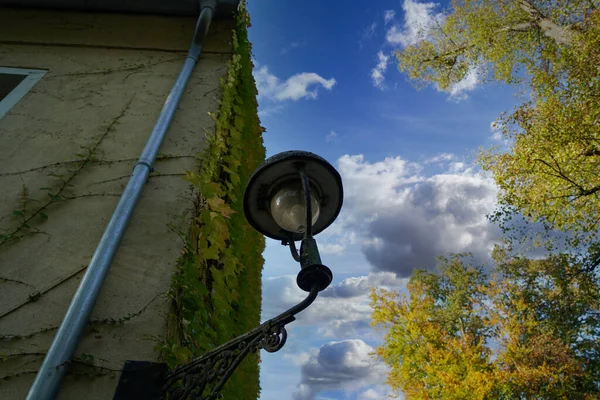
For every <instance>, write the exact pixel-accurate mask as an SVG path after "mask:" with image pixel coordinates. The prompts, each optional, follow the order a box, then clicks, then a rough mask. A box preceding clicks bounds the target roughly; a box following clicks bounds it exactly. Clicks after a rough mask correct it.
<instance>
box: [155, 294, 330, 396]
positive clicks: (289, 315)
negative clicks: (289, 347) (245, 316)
mask: <svg viewBox="0 0 600 400" xmlns="http://www.w3.org/2000/svg"><path fill="white" fill-rule="evenodd" d="M318 294H319V285H318V284H317V283H314V284H313V285H312V286H311V289H310V292H309V294H308V296H307V297H306V299H304V300H303V301H302V302H300V303H298V304H297V305H296V306H294V307H292V308H290V309H289V310H287V311H285V312H284V313H282V314H280V315H278V316H277V317H275V318H273V319H270V320H268V321H267V322H265V323H263V324H262V325H260V326H258V327H256V328H254V329H252V330H251V331H250V332H248V333H245V334H243V335H241V336H238V337H237V338H235V339H232V340H230V341H229V342H227V343H225V344H223V345H221V346H218V347H215V348H214V349H212V350H211V351H209V352H207V353H206V354H204V355H202V356H201V357H198V358H196V359H194V360H192V361H190V362H189V363H188V364H186V365H182V366H180V367H177V368H176V369H175V370H173V371H172V372H171V373H170V374H169V375H168V376H167V379H166V383H165V385H164V387H163V398H164V399H169V400H187V399H193V400H215V399H218V398H220V392H221V389H222V388H223V386H224V385H225V383H226V382H227V380H228V379H229V377H231V374H233V371H235V369H236V368H237V367H238V365H240V363H241V362H242V361H243V360H244V358H245V357H246V356H247V355H248V354H250V353H254V352H256V351H258V350H260V349H264V350H266V351H268V352H269V353H274V352H276V351H278V350H280V349H281V348H282V347H283V346H284V345H285V342H286V339H287V332H286V330H285V326H286V325H287V324H289V323H290V322H293V321H295V320H296V317H295V315H296V314H298V313H299V312H300V311H302V310H304V309H305V308H307V307H308V306H309V305H311V304H312V302H313V301H315V299H316V298H317V295H318Z"/></svg>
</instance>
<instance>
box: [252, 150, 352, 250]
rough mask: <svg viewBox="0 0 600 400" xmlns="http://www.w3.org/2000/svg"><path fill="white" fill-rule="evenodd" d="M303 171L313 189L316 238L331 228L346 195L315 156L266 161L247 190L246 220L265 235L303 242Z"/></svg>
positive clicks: (303, 154) (297, 155)
mask: <svg viewBox="0 0 600 400" xmlns="http://www.w3.org/2000/svg"><path fill="white" fill-rule="evenodd" d="M300 168H304V171H305V173H306V175H307V177H308V180H309V185H310V192H311V208H312V223H313V226H312V233H313V235H316V234H317V233H319V232H322V231H323V230H324V229H325V228H327V227H328V226H329V225H331V224H332V223H333V221H335V219H336V218H337V216H338V214H339V213H340V210H341V208H342V203H343V198H344V191H343V187H342V178H341V177H340V174H339V173H338V172H337V170H336V169H335V168H334V167H333V166H332V165H331V164H330V163H329V162H327V161H326V160H325V159H323V158H322V157H319V156H318V155H316V154H314V153H310V152H307V151H299V150H293V151H286V152H283V153H279V154H276V155H274V156H272V157H269V158H268V159H267V160H265V162H263V163H262V164H261V165H260V166H259V167H258V168H257V169H256V171H255V172H254V174H253V175H252V176H251V177H250V179H249V181H248V185H247V186H246V192H245V194H244V213H245V214H246V219H247V220H248V222H249V223H250V225H252V226H253V227H254V228H255V229H256V230H257V231H259V232H261V233H262V234H263V235H265V236H268V237H270V238H273V239H277V240H288V239H291V240H300V239H302V237H303V234H304V230H305V229H306V226H305V225H306V209H305V207H304V195H303V191H302V183H301V179H300V174H299V171H300Z"/></svg>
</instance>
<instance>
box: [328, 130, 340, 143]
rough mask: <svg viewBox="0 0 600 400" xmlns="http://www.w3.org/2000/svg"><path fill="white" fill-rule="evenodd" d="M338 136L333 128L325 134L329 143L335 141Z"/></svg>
mask: <svg viewBox="0 0 600 400" xmlns="http://www.w3.org/2000/svg"><path fill="white" fill-rule="evenodd" d="M336 137H337V133H335V131H333V130H331V131H329V133H328V134H327V135H325V141H326V142H327V143H329V142H331V141H333V140H334V139H335V138H336Z"/></svg>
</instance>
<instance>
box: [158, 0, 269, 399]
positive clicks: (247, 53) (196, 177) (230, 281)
mask: <svg viewBox="0 0 600 400" xmlns="http://www.w3.org/2000/svg"><path fill="white" fill-rule="evenodd" d="M248 25H249V16H248V14H247V12H246V10H245V8H243V7H242V8H240V12H239V15H238V17H237V24H236V29H235V30H234V34H233V48H234V55H233V57H232V59H231V60H230V61H229V63H228V71H227V75H226V77H225V78H224V79H223V80H222V82H221V88H222V99H221V105H220V109H219V113H218V115H217V116H214V119H215V124H216V129H215V134H214V136H212V137H211V138H210V139H209V146H208V148H207V150H206V152H205V153H204V154H203V156H202V161H201V162H200V165H199V168H198V172H188V174H187V176H186V179H187V180H188V181H189V182H190V183H192V184H193V186H194V187H195V189H196V191H197V193H198V203H197V207H196V211H195V215H194V216H193V218H192V221H191V224H190V226H189V229H188V231H187V232H182V236H183V237H184V238H185V239H186V246H185V248H184V250H183V252H182V255H181V257H180V259H179V260H178V270H177V272H176V273H175V275H174V276H173V279H172V284H171V291H170V293H171V296H172V299H173V307H172V314H171V315H170V318H169V330H168V334H167V337H166V338H165V339H164V341H163V343H162V344H161V345H160V350H161V351H162V354H163V356H164V358H165V360H166V362H167V363H168V364H169V366H170V367H174V366H176V365H179V364H182V363H185V362H187V361H188V360H189V359H191V358H193V357H196V356H200V355H202V354H203V353H205V352H206V351H207V350H210V349H211V348H213V347H215V346H217V345H220V344H222V343H224V342H226V341H228V340H230V339H232V338H234V337H236V336H238V335H240V334H242V333H245V332H246V331H248V330H250V329H251V328H253V327H255V326H257V325H258V324H259V323H260V308H261V295H262V293H261V274H262V266H263V258H262V252H263V250H264V246H265V243H264V237H263V236H262V235H260V234H259V233H258V232H256V231H255V230H254V229H252V228H251V227H250V226H249V225H248V223H247V222H246V220H245V217H244V212H243V195H244V189H245V184H246V182H247V180H248V178H249V177H250V175H251V174H252V172H253V171H254V169H255V168H256V167H257V166H258V165H259V164H260V163H261V162H262V161H263V160H264V159H265V149H264V146H263V141H262V132H263V131H264V130H263V128H262V127H261V125H260V121H259V119H258V115H257V108H258V105H257V101H256V95H257V90H256V85H255V82H254V78H253V76H252V68H253V65H252V61H251V45H250V43H249V41H248V34H247V26H248ZM258 363H259V359H258V355H250V356H248V357H247V359H246V360H245V361H244V362H243V363H242V365H240V367H239V368H238V370H237V371H236V373H235V374H234V375H233V376H232V377H231V379H230V380H229V382H228V384H227V385H226V386H225V388H224V390H223V395H224V398H225V399H237V400H243V399H256V398H258V395H259V392H260V387H259V381H258V373H259V369H258Z"/></svg>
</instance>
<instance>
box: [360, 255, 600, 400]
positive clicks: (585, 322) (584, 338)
mask: <svg viewBox="0 0 600 400" xmlns="http://www.w3.org/2000/svg"><path fill="white" fill-rule="evenodd" d="M494 259H495V263H496V267H497V271H498V274H496V275H494V276H492V277H487V276H486V275H485V274H484V273H483V272H482V269H481V267H476V266H473V265H472V263H470V262H469V260H468V259H467V258H466V257H463V256H453V257H451V258H448V259H445V258H442V259H441V261H440V265H439V269H440V271H439V272H440V273H439V274H436V273H431V272H426V271H417V272H416V273H415V274H413V276H412V278H411V280H410V283H409V284H408V287H407V288H408V293H407V294H405V295H403V294H400V293H397V292H389V291H385V290H376V291H373V293H372V295H371V296H372V307H373V310H374V311H373V324H374V325H375V326H380V327H383V328H384V329H385V330H386V335H385V340H384V343H383V345H382V346H380V347H379V348H378V349H377V353H378V355H379V356H380V357H381V358H382V359H383V360H384V361H385V363H386V364H388V365H389V367H390V371H391V372H390V373H389V376H388V384H389V385H390V386H391V387H392V388H393V389H395V390H401V391H402V392H403V394H404V396H405V397H406V398H407V399H592V398H598V397H599V396H600V387H599V385H600V341H599V340H600V290H599V289H600V287H599V282H598V279H597V277H596V275H595V273H594V272H593V270H594V265H591V264H589V263H586V262H588V260H579V259H576V258H574V257H572V256H568V255H555V256H552V257H550V258H548V259H544V260H529V259H525V258H519V257H514V256H509V255H508V253H507V252H505V251H500V250H497V251H496V252H495V257H494ZM594 262H595V261H594Z"/></svg>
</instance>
